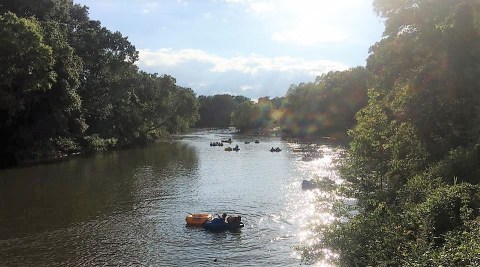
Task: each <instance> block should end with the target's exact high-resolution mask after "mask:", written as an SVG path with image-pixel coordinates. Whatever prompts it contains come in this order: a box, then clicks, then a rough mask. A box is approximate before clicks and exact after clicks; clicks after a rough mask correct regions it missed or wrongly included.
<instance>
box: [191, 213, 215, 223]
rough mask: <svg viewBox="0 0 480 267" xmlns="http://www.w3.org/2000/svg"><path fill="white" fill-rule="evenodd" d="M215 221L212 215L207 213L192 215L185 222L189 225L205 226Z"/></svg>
mask: <svg viewBox="0 0 480 267" xmlns="http://www.w3.org/2000/svg"><path fill="white" fill-rule="evenodd" d="M212 219H213V216H212V215H211V214H207V213H196V214H190V215H188V216H187V217H186V218H185V221H186V222H187V224H188V225H203V224H204V223H205V222H206V221H210V220H212Z"/></svg>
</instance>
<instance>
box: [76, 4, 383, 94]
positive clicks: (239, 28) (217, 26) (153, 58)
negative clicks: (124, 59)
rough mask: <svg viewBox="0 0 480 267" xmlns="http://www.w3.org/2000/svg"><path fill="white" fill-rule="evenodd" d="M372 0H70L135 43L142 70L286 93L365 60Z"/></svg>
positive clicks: (194, 83)
mask: <svg viewBox="0 0 480 267" xmlns="http://www.w3.org/2000/svg"><path fill="white" fill-rule="evenodd" d="M372 1H373V0H74V2H75V3H77V4H80V5H85V6H87V7H89V16H90V19H93V20H99V21H100V22H101V24H102V26H104V27H106V28H107V29H109V30H111V31H119V32H120V33H122V35H123V36H125V37H128V40H129V41H130V42H131V43H132V44H133V45H134V46H135V47H136V49H137V50H138V51H139V61H138V62H137V63H136V64H137V65H138V67H139V68H140V69H141V70H144V71H146V72H149V73H158V74H159V75H162V74H168V75H171V76H173V77H174V78H175V79H176V81H177V84H178V85H179V86H182V87H188V88H192V89H193V90H194V91H195V93H196V94H197V96H199V95H215V94H231V95H243V96H246V97H249V98H251V99H258V98H259V97H265V96H268V97H271V98H273V97H277V96H278V97H281V96H285V94H286V92H287V90H288V88H289V87H290V86H291V85H292V84H295V85H296V84H299V83H304V82H312V81H314V80H315V78H316V77H317V76H319V75H322V74H324V73H327V72H329V71H337V70H346V69H349V68H351V67H356V66H365V63H366V62H365V60H366V59H367V57H368V51H369V47H370V46H372V45H373V44H375V42H378V41H380V39H381V37H382V32H383V30H384V24H383V21H382V20H381V19H380V18H379V17H377V16H376V14H375V13H374V11H373V7H372Z"/></svg>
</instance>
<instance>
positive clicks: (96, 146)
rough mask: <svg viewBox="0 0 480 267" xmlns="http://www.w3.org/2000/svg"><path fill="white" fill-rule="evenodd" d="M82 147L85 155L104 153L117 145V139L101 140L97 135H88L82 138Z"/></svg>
mask: <svg viewBox="0 0 480 267" xmlns="http://www.w3.org/2000/svg"><path fill="white" fill-rule="evenodd" d="M84 142H85V144H84V147H85V150H86V152H87V153H94V152H104V151H107V150H109V149H111V148H114V147H115V146H116V144H117V139H115V138H108V139H104V138H101V137H100V136H99V135H98V134H94V135H89V136H85V137H84Z"/></svg>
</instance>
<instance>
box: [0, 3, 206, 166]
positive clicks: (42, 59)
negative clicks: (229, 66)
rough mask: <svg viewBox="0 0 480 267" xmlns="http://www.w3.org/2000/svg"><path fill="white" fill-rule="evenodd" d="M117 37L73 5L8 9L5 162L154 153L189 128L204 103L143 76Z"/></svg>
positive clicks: (1, 22) (2, 91) (3, 41)
mask: <svg viewBox="0 0 480 267" xmlns="http://www.w3.org/2000/svg"><path fill="white" fill-rule="evenodd" d="M137 60H138V52H137V51H136V49H135V47H134V46H133V45H132V44H131V43H130V42H129V41H128V40H127V38H126V37H123V36H122V34H121V33H119V32H112V31H110V30H108V29H106V28H105V27H102V26H101V23H100V22H99V21H94V20H91V19H89V17H88V8H87V7H85V6H80V5H77V4H73V1H71V0H45V1H27V0H15V1H2V2H1V3H0V66H1V68H0V158H2V165H4V166H9V165H14V164H19V163H25V162H30V161H35V160H39V159H45V158H57V157H61V156H64V155H69V154H73V153H79V152H90V151H91V152H94V151H103V150H107V149H111V148H122V147H128V146H132V145H137V144H142V143H147V142H149V141H151V140H153V139H155V138H157V137H159V136H160V135H162V134H167V133H174V132H178V131H181V130H184V129H187V128H189V127H190V126H192V125H193V124H194V122H195V121H196V120H197V118H198V101H197V99H196V96H195V94H194V92H193V91H192V90H191V89H189V88H183V87H180V86H178V85H176V81H175V79H174V78H173V77H171V76H168V75H161V76H159V75H157V74H149V73H146V72H143V71H140V70H139V69H138V68H137V66H135V64H134V63H135V62H136V61H137Z"/></svg>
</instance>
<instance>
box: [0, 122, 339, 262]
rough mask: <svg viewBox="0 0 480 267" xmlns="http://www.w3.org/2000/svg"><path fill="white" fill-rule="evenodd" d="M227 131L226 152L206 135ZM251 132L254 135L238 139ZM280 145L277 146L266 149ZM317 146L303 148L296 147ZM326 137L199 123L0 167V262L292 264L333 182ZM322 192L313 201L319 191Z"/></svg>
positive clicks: (310, 240) (309, 241) (335, 154)
mask: <svg viewBox="0 0 480 267" xmlns="http://www.w3.org/2000/svg"><path fill="white" fill-rule="evenodd" d="M229 137H231V138H232V140H233V143H232V144H231V146H235V145H238V146H239V147H240V151H238V152H234V151H233V152H227V151H225V150H224V148H225V146H224V147H211V146H210V145H209V143H210V142H214V141H220V139H224V138H229ZM254 139H258V140H259V143H258V144H255V143H254V142H251V143H249V144H245V141H253V140H254ZM271 147H280V148H281V149H282V151H281V152H270V151H269V150H270V148H271ZM306 150H308V151H316V152H317V155H316V157H314V158H311V159H305V158H304V159H303V160H302V157H303V156H304V155H305V153H306V152H305V151H306ZM342 157H344V150H343V149H342V148H340V147H339V146H337V145H333V144H330V143H328V142H324V143H317V144H302V143H298V142H293V141H285V140H282V139H281V138H279V137H250V136H239V135H234V134H231V133H230V132H228V131H225V132H222V131H199V132H193V133H190V134H187V135H182V136H180V137H179V138H178V140H175V141H173V142H166V141H165V142H158V143H155V144H153V145H151V146H148V147H146V148H140V149H130V150H122V151H114V152H109V153H105V154H101V155H95V156H91V157H77V158H72V159H69V160H67V161H62V162H57V163H52V164H45V165H37V166H32V167H25V168H13V169H7V170H1V171H0V266H98V265H101V266H209V265H217V266H271V265H273V266H298V265H301V264H302V263H305V262H304V261H302V251H301V250H299V249H296V248H298V247H307V248H308V247H309V246H312V247H313V246H314V243H315V242H318V240H317V239H316V238H315V233H314V232H313V231H312V229H313V228H314V226H312V225H315V224H317V225H318V224H325V223H328V222H329V221H330V220H331V219H332V218H331V205H332V203H333V202H334V200H335V196H334V195H331V194H328V193H327V192H324V191H322V189H321V188H320V189H316V190H302V181H303V180H310V179H329V180H331V181H334V182H335V184H339V183H341V179H340V177H339V176H338V171H337V167H336V166H337V165H338V164H337V163H338V161H339V160H340V159H342ZM322 195H323V196H324V197H323V199H324V201H323V202H322V201H318V199H319V196H322ZM223 212H226V213H227V214H238V215H241V216H242V221H243V222H244V224H245V227H244V228H242V229H241V230H240V231H235V232H229V231H227V232H221V233H212V232H208V231H205V230H203V229H202V228H195V227H186V225H185V216H187V215H188V213H211V214H217V213H220V214H221V213H223Z"/></svg>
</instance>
